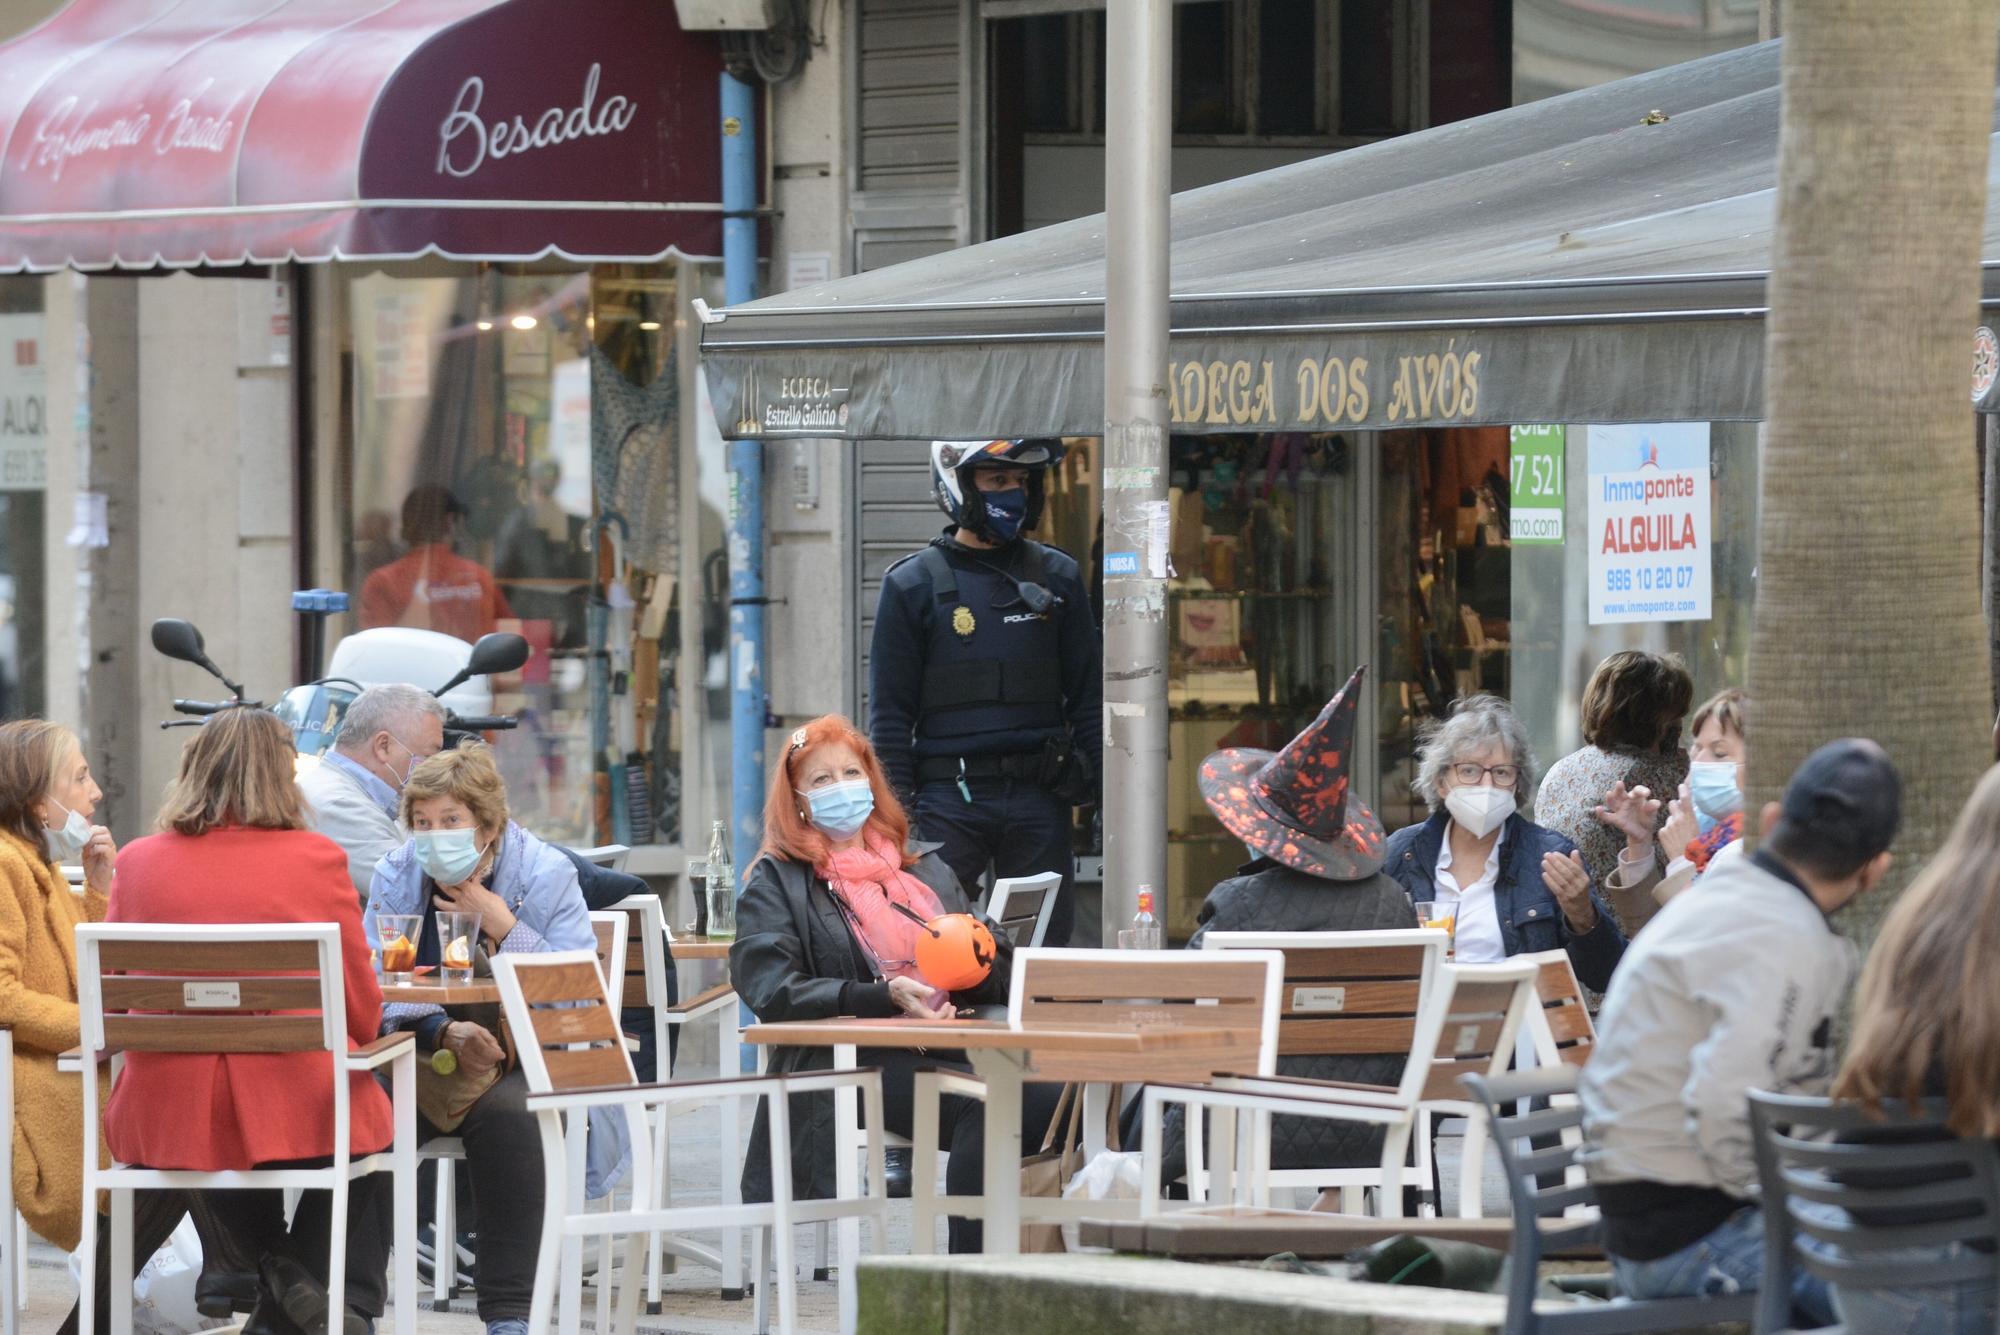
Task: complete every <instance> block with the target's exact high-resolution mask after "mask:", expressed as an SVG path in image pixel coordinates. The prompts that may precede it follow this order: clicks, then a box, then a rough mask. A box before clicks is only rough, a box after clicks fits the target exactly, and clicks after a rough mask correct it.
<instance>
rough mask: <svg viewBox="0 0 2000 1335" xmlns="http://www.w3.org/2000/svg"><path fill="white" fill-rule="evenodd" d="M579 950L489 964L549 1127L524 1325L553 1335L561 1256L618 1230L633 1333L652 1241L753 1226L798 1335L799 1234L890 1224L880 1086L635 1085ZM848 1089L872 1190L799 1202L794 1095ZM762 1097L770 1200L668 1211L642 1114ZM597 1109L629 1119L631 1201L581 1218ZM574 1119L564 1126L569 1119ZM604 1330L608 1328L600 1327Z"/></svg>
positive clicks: (783, 1323)
mask: <svg viewBox="0 0 2000 1335" xmlns="http://www.w3.org/2000/svg"><path fill="white" fill-rule="evenodd" d="M594 963H595V961H594V959H593V957H592V956H591V955H590V954H589V953H586V952H583V951H568V952H561V953H554V954H534V955H501V956H498V957H497V958H496V959H495V960H494V963H493V971H494V976H495V978H496V980H497V981H498V982H499V984H500V992H501V1000H502V1004H503V1005H504V1006H505V1007H506V1012H507V1021H508V1025H509V1027H510V1028H511V1030H512V1031H513V1033H514V1036H515V1043H516V1045H517V1047H518V1049H519V1051H520V1056H521V1068H522V1070H523V1071H524V1072H526V1074H527V1080H528V1089H529V1095H528V1108H529V1110H530V1111H531V1112H533V1113H535V1115H536V1118H537V1121H538V1122H539V1124H540V1127H541V1136H542V1159H543V1164H544V1168H545V1171H546V1172H547V1174H548V1188H547V1190H546V1192H545V1193H544V1202H545V1203H544V1211H545V1213H544V1216H543V1221H542V1243H541V1252H540V1255H539V1256H538V1258H537V1260H536V1266H535V1297H534V1305H533V1311H532V1314H531V1315H530V1318H529V1322H528V1328H529V1329H530V1330H535V1331H542V1330H546V1329H547V1328H548V1321H549V1314H550V1310H551V1308H552V1306H553V1305H554V1298H555V1294H554V1289H555V1287H556V1284H557V1281H558V1270H559V1266H560V1263H561V1261H562V1260H563V1259H564V1257H565V1256H566V1255H568V1254H572V1253H575V1252H579V1251H580V1242H581V1239H582V1238H585V1237H591V1236H600V1235H602V1234H604V1233H606V1232H607V1231H608V1232H611V1233H615V1234H622V1235H624V1236H626V1237H627V1238H628V1243H627V1247H626V1255H625V1265H624V1267H623V1273H624V1275H625V1277H626V1282H625V1283H624V1284H623V1285H622V1287H621V1289H620V1292H619V1297H618V1310H617V1314H616V1322H617V1329H619V1330H621V1331H624V1332H627V1335H629V1333H630V1332H631V1331H632V1330H633V1329H634V1326H635V1325H636V1322H637V1318H638V1301H639V1292H640V1289H641V1288H642V1287H643V1285H642V1280H641V1275H642V1271H643V1265H644V1258H645V1247H646V1238H647V1236H648V1235H649V1234H651V1233H655V1232H660V1233H676V1232H684V1231H688V1230H693V1229H709V1228H720V1229H724V1230H729V1229H736V1228H744V1227H750V1228H757V1229H770V1230H771V1235H772V1236H771V1244H770V1248H769V1254H770V1255H771V1256H772V1257H773V1258H774V1259H775V1261H776V1263H777V1273H778V1274H779V1275H780V1276H781V1277H783V1279H784V1282H783V1283H781V1284H779V1285H778V1286H777V1290H778V1326H779V1330H780V1331H781V1332H783V1333H784V1335H790V1332H792V1331H793V1330H794V1329H795V1328H796V1324H797V1293H796V1290H795V1287H794V1285H793V1284H792V1283H791V1262H792V1230H793V1226H794V1225H796V1224H801V1223H811V1222H816V1221H818V1220H822V1219H845V1218H856V1219H867V1220H869V1221H871V1222H872V1223H873V1225H874V1228H875V1236H876V1239H877V1244H878V1245H880V1240H881V1238H882V1236H883V1233H884V1232H885V1230H886V1227H887V1220H888V1213H887V1211H888V1198H887V1196H886V1195H885V1194H884V1192H883V1188H882V1138H881V1134H880V1127H881V1125H882V1081H881V1075H880V1073H879V1072H877V1071H875V1070H873V1069H869V1070H849V1071H821V1072H812V1073H808V1074H803V1075H784V1076H734V1077H730V1078H727V1079H720V1078H718V1079H703V1080H689V1081H669V1082H663V1083H654V1084H648V1085H641V1084H638V1083H637V1082H636V1080H635V1078H634V1076H633V1072H632V1060H631V1056H630V1054H629V1053H627V1052H626V1050H625V1045H624V1042H623V1039H622V1036H621V1035H620V1033H619V1029H618V1024H617V1022H616V1020H615V1019H614V1018H613V1016H612V1013H611V996H610V990H609V988H608V987H607V986H606V985H605V981H604V978H603V976H602V975H601V974H600V973H599V972H598V971H597V970H596V969H595V968H594V967H592V966H593V965H594ZM834 1090H847V1091H850V1092H854V1093H858V1094H859V1095H860V1097H861V1099H862V1100H863V1102H864V1104H865V1106H866V1108H867V1117H868V1125H869V1127H870V1131H869V1132H868V1147H867V1154H868V1170H869V1182H870V1186H871V1188H872V1194H871V1195H868V1196H865V1197H859V1198H856V1197H843V1198H837V1199H833V1200H812V1201H794V1200H793V1199H792V1191H791V1175H790V1172H789V1168H790V1164H791V1126H790V1103H789V1100H790V1097H791V1096H792V1095H794V1094H806V1093H818V1092H823V1091H834ZM754 1098H764V1099H767V1100H768V1107H769V1122H768V1125H769V1133H770V1151H771V1165H772V1174H771V1178H772V1197H773V1199H772V1200H771V1201H769V1202H763V1203H757V1204H748V1205H746V1204H740V1203H731V1202H724V1203H722V1204H719V1205H707V1206H672V1205H665V1204H662V1203H660V1202H659V1201H658V1200H657V1199H656V1196H655V1192H654V1182H655V1180H656V1178H655V1174H654V1172H653V1164H652V1140H651V1137H650V1136H648V1135H647V1134H646V1109H647V1108H648V1107H649V1106H668V1105H672V1104H676V1103H688V1102H714V1101H718V1100H721V1101H736V1100H741V1099H754ZM594 1107H609V1108H617V1109H620V1110H622V1111H623V1112H624V1114H625V1116H626V1118H627V1120H628V1123H629V1125H630V1127H631V1130H632V1133H633V1134H632V1153H633V1172H632V1183H633V1199H632V1202H631V1204H630V1206H629V1207H627V1208H625V1209H622V1210H618V1211H615V1212H613V1213H611V1214H601V1213H589V1212H578V1211H575V1210H572V1209H571V1208H570V1207H569V1206H568V1205H567V1204H566V1203H567V1202H568V1201H569V1200H570V1199H571V1197H572V1193H571V1191H570V1189H569V1186H568V1182H569V1180H570V1178H571V1177H572V1176H573V1175H574V1174H576V1173H579V1172H581V1171H582V1156H583V1147H582V1140H581V1136H580V1130H579V1129H580V1127H581V1125H582V1123H583V1121H584V1114H585V1113H586V1112H587V1111H588V1110H589V1109H591V1108H594ZM565 1113H567V1114H569V1129H568V1130H565V1126H564V1119H563V1115H564V1114H565ZM853 1283H854V1276H853V1274H852V1271H851V1268H850V1269H848V1270H844V1271H843V1272H842V1274H841V1284H842V1288H843V1294H842V1301H843V1303H844V1304H846V1305H847V1306H846V1310H848V1311H852V1310H853V1309H852V1301H853V1297H852V1292H851V1286H852V1285H853ZM772 1287H773V1286H772V1284H770V1283H769V1282H765V1283H760V1284H758V1285H757V1312H756V1320H757V1323H758V1328H759V1329H762V1328H763V1324H764V1321H765V1317H766V1312H765V1305H766V1304H767V1303H768V1301H769V1295H770V1293H771V1290H772ZM604 1328H605V1327H600V1329H604Z"/></svg>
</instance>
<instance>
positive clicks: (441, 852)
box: [414, 830, 486, 885]
mask: <svg viewBox="0 0 2000 1335" xmlns="http://www.w3.org/2000/svg"><path fill="white" fill-rule="evenodd" d="M414 837H415V839H416V841H417V862H418V864H419V865H421V866H422V867H423V869H424V874H425V875H427V876H429V877H430V878H431V879H432V880H433V881H436V882H437V883H438V884H439V885H463V884H465V879H466V878H467V877H468V876H470V875H472V872H473V869H474V868H475V867H477V866H478V865H479V859H480V858H481V857H483V856H484V855H485V853H486V850H485V849H483V848H481V847H480V846H479V845H478V843H477V842H476V840H477V833H476V832H475V831H473V830H423V831H420V832H419V833H418V834H417V835H416V836H414Z"/></svg>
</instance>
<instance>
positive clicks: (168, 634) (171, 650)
mask: <svg viewBox="0 0 2000 1335" xmlns="http://www.w3.org/2000/svg"><path fill="white" fill-rule="evenodd" d="M153 648H155V649H157V650H158V651H159V652H161V653H163V654H165V655H166V656H167V657H168V658H174V659H178V660H180V661H181V662H183V663H193V664H195V665H196V666H197V667H206V666H207V665H208V653H207V650H206V647H205V646H204V645H203V643H202V638H201V632H200V631H199V630H197V629H196V628H195V624H194V623H193V622H192V621H183V620H181V619H180V618H179V617H161V618H160V619H159V620H158V621H155V622H154V623H153Z"/></svg>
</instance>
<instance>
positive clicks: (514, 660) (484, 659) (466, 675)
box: [431, 631, 528, 695]
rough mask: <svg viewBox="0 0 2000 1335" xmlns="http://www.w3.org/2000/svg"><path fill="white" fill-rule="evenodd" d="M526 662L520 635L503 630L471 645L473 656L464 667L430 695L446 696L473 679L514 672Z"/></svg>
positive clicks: (526, 643)
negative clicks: (497, 673) (496, 673)
mask: <svg viewBox="0 0 2000 1335" xmlns="http://www.w3.org/2000/svg"><path fill="white" fill-rule="evenodd" d="M527 661H528V642H527V641H526V640H524V639H522V638H521V637H520V636H519V635H512V634H508V633H507V632H505V631H495V632H494V633H493V634H491V635H482V636H480V637H479V641H478V643H476V644H474V645H473V646H472V656H471V657H470V658H468V659H467V660H466V662H465V666H464V667H462V668H460V669H459V670H458V671H457V672H456V673H454V674H453V675H452V679H451V680H450V681H448V682H446V683H445V684H444V685H442V686H440V687H438V688H437V689H436V690H434V691H432V692H431V694H432V695H448V694H450V693H451V692H452V691H455V690H457V689H458V688H459V687H460V686H462V685H464V684H465V683H466V682H468V681H471V680H472V679H473V678H474V677H486V676H491V675H492V674H493V673H495V672H517V671H519V670H520V669H521V667H522V666H523V665H524V664H525V663H526V662H527Z"/></svg>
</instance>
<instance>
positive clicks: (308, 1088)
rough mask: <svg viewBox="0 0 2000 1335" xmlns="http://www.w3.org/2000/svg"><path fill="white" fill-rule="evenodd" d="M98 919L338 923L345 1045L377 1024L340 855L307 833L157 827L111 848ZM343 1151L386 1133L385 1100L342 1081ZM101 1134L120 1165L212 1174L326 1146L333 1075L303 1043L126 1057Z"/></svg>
mask: <svg viewBox="0 0 2000 1335" xmlns="http://www.w3.org/2000/svg"><path fill="white" fill-rule="evenodd" d="M106 921H107V922H161V923H236V924H244V923H303V922H333V923H339V924H340V944H341V956H342V963H343V964H344V966H345V973H346V976H347V1042H348V1047H349V1049H350V1050H352V1049H354V1048H357V1047H360V1046H361V1045H363V1044H365V1043H369V1042H372V1041H373V1040H374V1038H375V1036H376V1034H377V1033H378V1032H379V1031H380V1028H381V1024H382V988H381V985H380V984H379V983H378V982H377V981H376V979H375V967H374V965H373V964H372V963H371V962H370V960H369V957H368V940H367V938H366V936H364V935H363V933H362V930H361V912H360V909H359V907H358V906H357V905H356V904H355V902H354V882H353V881H352V880H350V879H349V878H348V874H347V855H346V854H345V853H343V852H341V851H340V847H339V845H337V844H335V843H334V842H333V841H332V840H331V839H328V838H326V837H325V836H323V835H318V834H314V833H312V832H310V831H307V830H251V829H224V830H211V831H210V832H209V833H207V834H204V835H199V836H195V837H192V838H191V837H189V836H187V835H182V834H173V833H167V834H155V835H148V836H147V837H146V838H144V839H134V840H133V841H132V842H131V843H129V844H127V845H126V846H125V847H124V848H122V849H120V850H119V853H118V876H117V879H116V881H114V883H113V885H112V890H111V911H110V913H109V915H108V916H107V917H106ZM350 1081H351V1084H350V1086H349V1088H350V1090H351V1093H350V1095H349V1103H348V1108H349V1115H348V1130H349V1151H350V1152H351V1153H353V1154H357V1155H359V1154H373V1153H374V1152H375V1151H377V1150H380V1149H382V1148H384V1147H386V1146H387V1145H388V1144H389V1142H390V1140H391V1139H392V1138H393V1136H394V1126H393V1122H392V1119H391V1117H390V1110H389V1096H388V1095H387V1094H386V1093H384V1092H383V1090H382V1087H381V1086H380V1085H378V1084H376V1083H375V1080H374V1079H373V1078H372V1077H371V1076H368V1075H355V1076H352V1077H350ZM104 1138H105V1140H106V1142H107V1143H108V1144H109V1145H110V1147H111V1152H112V1153H113V1154H114V1155H116V1156H117V1157H118V1159H119V1161H120V1162H122V1163H129V1164H143V1165H145V1166H146V1167H148V1168H186V1169H198V1170H204V1171H215V1170H217V1169H227V1168H251V1167H254V1166H256V1165H258V1164H264V1163H272V1162H276V1161H281V1160H288V1159H317V1158H324V1157H326V1156H327V1155H330V1154H332V1153H333V1070H332V1064H331V1062H330V1060H329V1059H328V1058H327V1057H326V1056H325V1055H323V1054H319V1053H309V1052H277V1053H230V1054H226V1055H214V1056H209V1055H199V1054H192V1053H165V1052H134V1053H131V1054H130V1055H129V1056H127V1057H126V1059H125V1071H124V1074H123V1075H121V1076H120V1077H119V1080H118V1084H117V1086H116V1087H115V1088H114V1089H113V1090H112V1091H111V1103H110V1106H109V1107H108V1108H107V1109H106V1110H105V1113H104Z"/></svg>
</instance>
